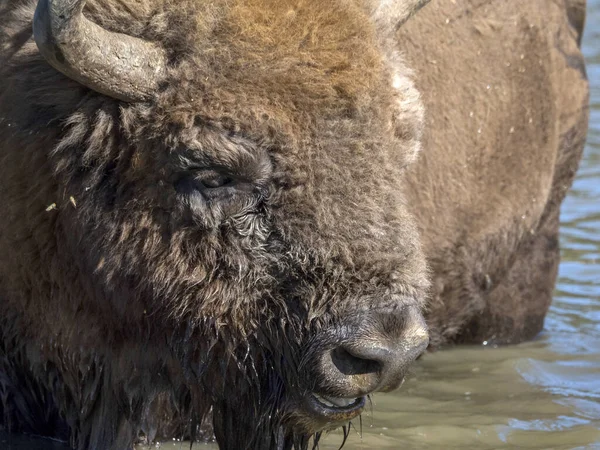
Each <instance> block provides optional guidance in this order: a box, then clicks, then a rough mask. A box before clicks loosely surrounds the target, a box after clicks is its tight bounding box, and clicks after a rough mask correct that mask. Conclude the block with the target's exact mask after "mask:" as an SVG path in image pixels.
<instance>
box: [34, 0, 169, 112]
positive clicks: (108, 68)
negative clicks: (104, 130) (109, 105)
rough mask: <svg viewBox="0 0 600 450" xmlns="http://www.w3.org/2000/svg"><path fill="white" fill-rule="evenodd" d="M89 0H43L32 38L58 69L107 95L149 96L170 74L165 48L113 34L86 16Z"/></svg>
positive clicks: (129, 98)
mask: <svg viewBox="0 0 600 450" xmlns="http://www.w3.org/2000/svg"><path fill="white" fill-rule="evenodd" d="M85 2H86V0H39V2H38V5H37V8H36V10H35V16H34V18H33V37H34V39H35V42H36V44H37V46H38V48H39V50H40V53H41V54H42V56H43V57H44V58H45V59H46V60H47V61H48V62H49V63H50V65H52V66H53V67H54V68H55V69H56V70H58V71H60V72H62V73H63V74H65V75H66V76H68V77H69V78H72V79H73V80H75V81H77V82H79V83H81V84H83V85H84V86H87V87H89V88H90V89H93V90H95V91H98V92H100V93H102V94H105V95H108V96H110V97H114V98H117V99H119V100H123V101H126V102H134V101H143V100H148V99H149V98H150V97H151V96H152V94H153V93H154V92H155V91H156V90H157V87H158V82H159V80H160V79H161V78H162V77H163V76H164V74H165V67H166V55H165V52H164V50H162V49H161V48H159V47H158V46H157V45H154V44H152V43H150V42H147V41H144V40H142V39H139V38H136V37H133V36H128V35H126V34H121V33H114V32H110V31H107V30H105V29H104V28H102V27H100V26H98V25H96V24H95V23H93V22H90V21H89V20H88V19H86V18H85V17H84V16H83V7H84V5H85Z"/></svg>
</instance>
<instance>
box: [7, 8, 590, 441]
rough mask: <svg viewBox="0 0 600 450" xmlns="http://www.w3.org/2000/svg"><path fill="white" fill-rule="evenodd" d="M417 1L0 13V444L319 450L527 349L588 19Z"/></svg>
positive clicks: (570, 161) (553, 230) (552, 257)
mask: <svg viewBox="0 0 600 450" xmlns="http://www.w3.org/2000/svg"><path fill="white" fill-rule="evenodd" d="M425 3H427V0H330V1H322V0H228V1H225V0H223V1H211V2H208V1H201V0H89V1H85V0H39V1H33V0H0V208H1V215H0V394H1V396H0V427H2V428H4V429H5V430H8V431H11V432H24V433H35V434H38V435H44V436H52V437H55V438H61V439H65V440H69V442H70V445H71V446H72V447H73V448H74V449H79V450H84V449H89V450H107V449H109V450H123V449H128V448H131V447H132V445H133V443H134V442H136V441H140V440H146V441H152V440H154V439H156V438H157V437H172V436H181V435H183V434H186V433H187V434H188V435H189V437H190V438H191V439H195V438H197V437H198V433H199V432H200V431H202V427H201V425H202V424H205V423H207V422H208V421H212V423H211V426H212V428H213V429H214V434H215V436H216V439H217V442H218V443H219V446H220V447H221V448H222V449H235V450H237V449H254V450H289V449H307V448H312V446H313V445H316V444H317V443H318V440H319V437H320V435H321V433H322V432H323V431H324V430H329V429H332V428H336V427H339V426H343V425H345V424H347V423H348V421H350V420H351V419H353V418H355V417H357V416H358V415H359V414H360V413H361V411H362V410H363V408H364V407H365V403H366V401H367V397H368V395H369V394H371V393H373V392H380V391H383V392H385V391H389V390H392V389H395V388H397V387H398V386H399V385H400V384H401V383H402V381H403V379H404V376H405V375H406V371H407V369H408V367H409V366H410V365H411V363H412V362H413V361H414V360H415V359H416V358H418V357H419V355H421V354H422V352H423V351H424V350H425V349H426V347H427V346H428V342H429V346H430V347H431V348H437V347H440V346H442V345H444V344H448V343H459V342H468V343H481V342H482V341H484V340H485V341H489V342H495V343H511V342H519V341H521V340H524V339H528V338H531V337H533V336H534V335H535V334H536V333H538V332H539V331H540V329H541V328H542V325H543V319H544V315H545V313H546V310H547V308H548V305H549V302H550V299H551V293H552V288H553V284H554V279H555V276H556V269H557V264H558V258H559V253H558V244H557V235H558V215H559V209H560V204H561V201H562V199H563V197H564V195H565V192H566V190H567V189H568V188H569V186H570V184H571V182H572V180H573V177H574V174H575V171H576V168H577V164H578V161H579V158H580V156H581V151H582V147H583V144H584V140H585V134H586V126H587V114H588V110H587V100H588V85H587V81H586V75H585V68H584V63H583V58H582V56H581V53H580V51H579V43H580V38H581V33H582V27H583V22H584V16H585V3H584V1H582V0H556V1H553V2H549V1H547V0H530V1H528V2H522V1H520V0H505V1H502V2H495V1H489V0H461V1H458V2H457V1H456V0H434V1H433V2H431V4H430V5H428V6H427V7H424V8H422V7H423V6H425ZM421 8H422V11H420V12H419V13H418V14H416V15H415V16H414V17H412V16H413V15H414V14H415V13H417V11H418V10H420V9H421Z"/></svg>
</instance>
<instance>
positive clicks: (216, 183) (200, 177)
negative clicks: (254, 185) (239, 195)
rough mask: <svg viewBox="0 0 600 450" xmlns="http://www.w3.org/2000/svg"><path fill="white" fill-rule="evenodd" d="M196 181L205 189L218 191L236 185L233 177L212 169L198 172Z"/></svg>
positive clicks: (195, 177)
mask: <svg viewBox="0 0 600 450" xmlns="http://www.w3.org/2000/svg"><path fill="white" fill-rule="evenodd" d="M194 180H195V181H196V182H198V183H199V184H200V185H202V187H204V188H205V189H217V188H220V187H226V186H230V185H233V184H234V180H233V178H232V177H230V176H228V175H225V174H222V173H219V172H217V171H216V170H210V169H207V170H199V171H197V172H196V173H195V174H194Z"/></svg>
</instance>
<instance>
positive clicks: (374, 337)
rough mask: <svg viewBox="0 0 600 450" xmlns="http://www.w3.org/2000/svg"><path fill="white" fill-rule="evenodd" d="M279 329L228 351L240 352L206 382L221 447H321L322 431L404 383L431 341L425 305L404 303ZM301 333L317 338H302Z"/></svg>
mask: <svg viewBox="0 0 600 450" xmlns="http://www.w3.org/2000/svg"><path fill="white" fill-rule="evenodd" d="M275 329H276V327H264V330H266V331H264V332H263V334H262V335H261V336H260V337H256V341H255V342H250V343H248V345H247V346H244V347H245V349H246V350H244V349H243V348H240V350H238V351H235V352H227V353H228V354H230V355H234V356H232V357H231V359H230V360H229V361H227V362H226V361H223V360H221V367H223V371H221V372H219V371H213V372H212V373H211V374H209V378H210V379H208V380H207V379H205V381H204V383H205V386H206V389H207V391H210V392H211V395H210V397H211V398H212V405H211V406H212V408H213V425H214V433H215V436H216V439H217V441H218V443H219V445H220V447H221V448H227V449H229V448H235V449H260V450H267V449H272V450H279V449H299V450H304V449H307V448H310V447H311V446H315V445H316V444H317V443H318V441H319V438H320V436H321V432H322V431H324V430H330V429H334V428H337V427H340V426H341V427H344V426H345V425H346V424H348V423H349V422H350V421H351V420H352V419H355V418H356V417H358V416H359V415H360V414H361V412H362V411H363V409H364V407H365V405H366V403H367V397H368V395H369V394H371V393H373V392H378V391H384V392H387V391H390V390H393V389H395V388H397V387H399V386H400V385H401V384H402V382H403V380H404V376H405V374H406V371H407V369H408V367H409V366H410V365H411V363H412V362H413V361H414V360H415V359H416V358H417V357H418V356H419V355H420V354H421V353H422V352H423V351H425V349H426V347H427V344H428V334H427V328H426V325H425V322H424V319H423V317H422V315H421V312H420V308H419V307H417V306H415V305H411V304H410V303H406V302H405V303H404V306H399V307H397V308H393V309H392V310H389V309H374V310H370V311H368V312H364V311H363V312H358V313H355V314H352V315H349V318H347V319H344V320H341V321H336V324H335V325H327V326H321V327H319V329H318V330H315V329H311V330H309V332H307V333H299V332H298V330H295V331H294V332H290V331H289V330H286V331H283V330H281V329H280V332H275ZM267 331H271V332H272V334H268V333H267ZM302 335H307V336H311V340H310V341H309V342H308V343H302V342H301V339H298V337H299V336H302ZM215 354H218V355H223V354H224V352H223V351H222V350H219V351H217V352H216V353H215ZM209 365H210V366H212V367H216V365H215V364H209ZM204 398H206V397H204ZM198 409H199V410H206V405H201V406H200V407H199V408H198ZM241 412H243V413H241ZM345 429H347V428H345Z"/></svg>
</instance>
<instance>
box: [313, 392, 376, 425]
mask: <svg viewBox="0 0 600 450" xmlns="http://www.w3.org/2000/svg"><path fill="white" fill-rule="evenodd" d="M365 403H366V398H365V397H357V398H341V397H331V396H326V395H319V394H316V393H313V394H311V395H309V396H308V398H307V399H306V407H307V409H308V411H309V412H310V413H311V415H312V416H313V417H314V418H319V419H320V421H323V422H327V425H332V426H335V425H337V424H339V423H340V422H345V421H348V420H351V419H353V418H355V417H356V416H358V415H359V414H360V413H361V412H362V411H363V409H364V407H365Z"/></svg>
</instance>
